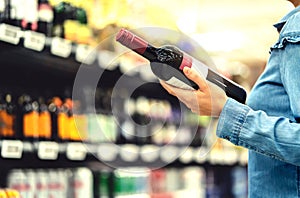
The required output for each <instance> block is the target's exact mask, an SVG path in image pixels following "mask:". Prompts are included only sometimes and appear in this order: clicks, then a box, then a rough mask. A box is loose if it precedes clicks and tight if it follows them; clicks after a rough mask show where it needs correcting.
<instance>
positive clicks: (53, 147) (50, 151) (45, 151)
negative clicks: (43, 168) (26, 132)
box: [38, 142, 59, 160]
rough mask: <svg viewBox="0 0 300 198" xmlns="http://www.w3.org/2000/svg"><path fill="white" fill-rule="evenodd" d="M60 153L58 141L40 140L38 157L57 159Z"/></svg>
mask: <svg viewBox="0 0 300 198" xmlns="http://www.w3.org/2000/svg"><path fill="white" fill-rule="evenodd" d="M58 153H59V145H58V143H56V142H40V143H39V147H38V157H39V158H40V159H42V160H56V159H57V157H58Z"/></svg>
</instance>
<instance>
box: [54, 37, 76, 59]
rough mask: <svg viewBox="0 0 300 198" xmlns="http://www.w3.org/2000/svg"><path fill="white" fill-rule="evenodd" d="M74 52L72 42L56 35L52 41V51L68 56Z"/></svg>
mask: <svg viewBox="0 0 300 198" xmlns="http://www.w3.org/2000/svg"><path fill="white" fill-rule="evenodd" d="M71 52H72V42H71V41H69V40H66V39H63V38H59V37H54V38H53V39H52V43H51V53H52V54H54V55H56V56H60V57H63V58H67V57H69V56H70V54H71Z"/></svg>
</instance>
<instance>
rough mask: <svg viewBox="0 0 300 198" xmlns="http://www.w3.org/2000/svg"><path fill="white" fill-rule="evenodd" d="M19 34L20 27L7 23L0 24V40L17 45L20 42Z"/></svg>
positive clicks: (20, 32) (20, 33)
mask: <svg viewBox="0 0 300 198" xmlns="http://www.w3.org/2000/svg"><path fill="white" fill-rule="evenodd" d="M21 36H22V31H21V28H19V27H16V26H12V25H7V24H0V40H2V41H5V42H8V43H11V44H14V45H17V44H19V42H20V37H21Z"/></svg>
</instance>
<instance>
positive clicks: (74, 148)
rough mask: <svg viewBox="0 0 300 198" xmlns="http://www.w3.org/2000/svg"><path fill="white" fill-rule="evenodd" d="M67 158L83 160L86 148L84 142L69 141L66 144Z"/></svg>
mask: <svg viewBox="0 0 300 198" xmlns="http://www.w3.org/2000/svg"><path fill="white" fill-rule="evenodd" d="M66 152H67V153H66V154H67V158H68V159H69V160H74V161H82V160H85V158H86V154H87V149H86V147H85V146H84V144H82V143H80V142H74V143H69V144H68V146H67V151H66Z"/></svg>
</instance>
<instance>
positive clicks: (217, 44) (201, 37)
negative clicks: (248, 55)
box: [192, 31, 245, 52]
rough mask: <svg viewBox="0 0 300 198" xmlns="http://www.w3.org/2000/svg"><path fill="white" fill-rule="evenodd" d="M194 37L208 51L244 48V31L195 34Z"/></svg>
mask: <svg viewBox="0 0 300 198" xmlns="http://www.w3.org/2000/svg"><path fill="white" fill-rule="evenodd" d="M192 38H193V39H194V40H195V41H196V42H197V43H198V44H199V45H201V47H203V48H204V49H205V50H207V51H208V52H231V51H233V50H237V49H240V48H242V46H243V44H244V42H245V36H244V35H243V33H242V32H236V31H220V32H207V33H202V34H194V35H192Z"/></svg>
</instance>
